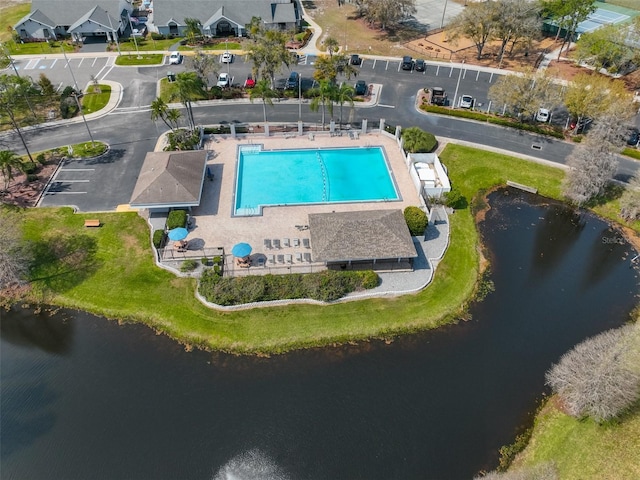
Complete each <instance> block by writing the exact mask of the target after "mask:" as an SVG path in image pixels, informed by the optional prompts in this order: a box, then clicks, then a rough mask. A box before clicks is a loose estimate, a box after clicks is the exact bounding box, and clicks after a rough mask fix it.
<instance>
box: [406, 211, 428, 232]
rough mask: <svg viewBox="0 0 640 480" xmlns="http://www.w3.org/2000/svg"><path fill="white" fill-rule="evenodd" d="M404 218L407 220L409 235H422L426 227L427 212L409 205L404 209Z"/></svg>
mask: <svg viewBox="0 0 640 480" xmlns="http://www.w3.org/2000/svg"><path fill="white" fill-rule="evenodd" d="M404 220H405V221H406V222H407V227H409V232H411V235H413V236H417V235H423V234H424V230H425V228H427V222H428V219H427V214H426V213H424V212H423V211H422V210H420V209H419V208H418V207H414V206H409V207H407V208H405V209H404Z"/></svg>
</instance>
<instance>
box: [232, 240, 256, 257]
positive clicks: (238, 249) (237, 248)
mask: <svg viewBox="0 0 640 480" xmlns="http://www.w3.org/2000/svg"><path fill="white" fill-rule="evenodd" d="M251 250H252V249H251V245H249V244H248V243H236V244H235V245H234V246H233V248H232V249H231V253H232V254H233V256H234V257H247V256H249V254H250V253H251Z"/></svg>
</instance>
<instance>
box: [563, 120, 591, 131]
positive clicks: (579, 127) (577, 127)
mask: <svg viewBox="0 0 640 480" xmlns="http://www.w3.org/2000/svg"><path fill="white" fill-rule="evenodd" d="M591 122H593V120H592V119H591V118H589V117H583V118H581V119H580V121H579V122H578V120H577V119H576V118H572V119H571V120H570V121H569V130H571V131H575V133H583V132H584V131H585V130H586V129H587V128H588V127H589V125H590V124H591Z"/></svg>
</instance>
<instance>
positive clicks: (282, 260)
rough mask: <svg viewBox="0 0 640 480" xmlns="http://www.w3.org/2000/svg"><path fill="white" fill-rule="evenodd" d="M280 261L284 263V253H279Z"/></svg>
mask: <svg viewBox="0 0 640 480" xmlns="http://www.w3.org/2000/svg"><path fill="white" fill-rule="evenodd" d="M278 263H284V255H278Z"/></svg>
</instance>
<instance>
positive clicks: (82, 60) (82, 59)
mask: <svg viewBox="0 0 640 480" xmlns="http://www.w3.org/2000/svg"><path fill="white" fill-rule="evenodd" d="M82 62H84V58H81V59H80V63H79V64H78V67H79V66H80V65H82Z"/></svg>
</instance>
